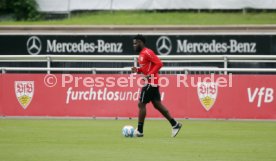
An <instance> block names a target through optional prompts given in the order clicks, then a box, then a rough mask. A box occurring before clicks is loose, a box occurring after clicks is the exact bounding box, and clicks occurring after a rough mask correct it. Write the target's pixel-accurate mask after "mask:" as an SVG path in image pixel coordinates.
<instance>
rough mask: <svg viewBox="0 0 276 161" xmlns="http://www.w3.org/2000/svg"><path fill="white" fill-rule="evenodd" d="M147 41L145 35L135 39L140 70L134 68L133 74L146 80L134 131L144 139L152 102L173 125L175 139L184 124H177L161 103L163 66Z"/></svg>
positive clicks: (132, 69)
mask: <svg viewBox="0 0 276 161" xmlns="http://www.w3.org/2000/svg"><path fill="white" fill-rule="evenodd" d="M145 44H146V39H145V37H144V36H143V35H137V36H135V37H134V39H133V47H134V50H135V51H136V52H139V53H140V54H139V57H138V63H139V66H140V67H139V68H137V67H132V68H131V71H132V72H133V73H142V74H144V78H145V85H144V87H143V88H142V91H141V95H140V98H139V103H138V107H139V116H138V128H137V129H136V130H135V131H134V135H135V136H136V137H143V136H144V134H143V127H144V121H145V117H146V105H147V103H149V102H151V103H152V104H153V106H154V108H156V109H157V110H158V111H159V112H160V113H161V114H162V115H163V116H164V117H165V118H166V119H167V120H168V121H169V122H170V124H171V126H172V135H171V136H172V137H175V136H176V135H177V134H178V132H179V130H180V129H181V127H182V124H181V123H179V122H176V121H175V119H174V118H173V117H172V116H171V115H170V113H169V111H168V109H167V108H166V107H165V106H164V105H163V104H162V103H161V98H160V92H159V86H158V78H159V76H158V71H159V69H160V68H161V67H162V66H163V63H162V62H161V60H160V59H159V58H158V57H157V56H156V55H155V53H154V52H153V51H152V50H151V49H149V48H147V47H146V45H145Z"/></svg>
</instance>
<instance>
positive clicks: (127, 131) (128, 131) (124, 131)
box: [122, 125, 134, 137]
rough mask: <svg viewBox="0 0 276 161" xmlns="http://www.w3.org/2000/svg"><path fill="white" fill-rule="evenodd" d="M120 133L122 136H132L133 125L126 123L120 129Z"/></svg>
mask: <svg viewBox="0 0 276 161" xmlns="http://www.w3.org/2000/svg"><path fill="white" fill-rule="evenodd" d="M122 134H123V136H124V137H133V134H134V127H133V126H131V125H126V126H124V127H123V129H122Z"/></svg>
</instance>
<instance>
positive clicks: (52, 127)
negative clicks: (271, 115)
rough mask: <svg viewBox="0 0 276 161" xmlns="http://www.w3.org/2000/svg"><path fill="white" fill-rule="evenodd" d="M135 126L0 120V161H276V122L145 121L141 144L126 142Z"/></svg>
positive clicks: (133, 140)
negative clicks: (125, 132) (177, 125)
mask: <svg viewBox="0 0 276 161" xmlns="http://www.w3.org/2000/svg"><path fill="white" fill-rule="evenodd" d="M136 122H137V120H72V119H71V120H70V119H69V120H57V119H52V120H51V119H0V161H275V160H276V151H275V150H276V122H274V121H224V120H181V122H182V123H183V125H184V126H183V128H182V130H181V131H180V133H179V134H178V136H177V137H176V138H171V137H170V133H171V129H170V126H169V123H168V122H167V121H165V120H146V123H145V129H144V134H145V137H144V138H124V137H123V136H122V134H121V129H122V127H123V126H124V125H128V124H129V125H133V126H135V125H136Z"/></svg>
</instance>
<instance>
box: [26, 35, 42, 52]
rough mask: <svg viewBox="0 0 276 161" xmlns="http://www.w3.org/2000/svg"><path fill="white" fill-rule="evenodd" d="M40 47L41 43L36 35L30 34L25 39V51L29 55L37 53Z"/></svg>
mask: <svg viewBox="0 0 276 161" xmlns="http://www.w3.org/2000/svg"><path fill="white" fill-rule="evenodd" d="M41 49H42V43H41V41H40V39H39V38H38V37H37V36H32V37H30V38H29V39H28V41H27V51H28V53H29V54H31V55H37V54H39V53H40V51H41Z"/></svg>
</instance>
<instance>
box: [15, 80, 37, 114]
mask: <svg viewBox="0 0 276 161" xmlns="http://www.w3.org/2000/svg"><path fill="white" fill-rule="evenodd" d="M14 89H15V94H16V98H17V100H18V102H19V103H20V105H21V106H22V107H23V108H24V109H26V108H27V107H28V106H29V104H30V103H31V101H32V98H33V95H34V81H15V82H14Z"/></svg>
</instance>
